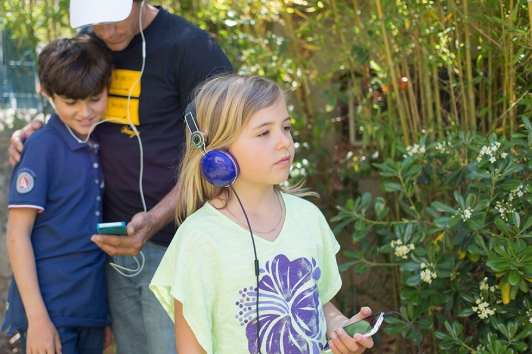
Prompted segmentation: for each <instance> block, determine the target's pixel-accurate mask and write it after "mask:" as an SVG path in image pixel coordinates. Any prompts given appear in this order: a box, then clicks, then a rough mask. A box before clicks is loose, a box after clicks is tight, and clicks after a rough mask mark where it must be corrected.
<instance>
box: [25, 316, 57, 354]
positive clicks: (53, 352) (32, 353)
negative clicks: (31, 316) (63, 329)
mask: <svg viewBox="0 0 532 354" xmlns="http://www.w3.org/2000/svg"><path fill="white" fill-rule="evenodd" d="M27 336H28V337H27V338H26V353H27V354H61V349H62V348H61V340H60V338H59V333H57V329H56V328H55V326H54V324H53V323H52V321H51V320H50V318H46V319H39V320H36V321H34V322H30V323H29V324H28V334H27Z"/></svg>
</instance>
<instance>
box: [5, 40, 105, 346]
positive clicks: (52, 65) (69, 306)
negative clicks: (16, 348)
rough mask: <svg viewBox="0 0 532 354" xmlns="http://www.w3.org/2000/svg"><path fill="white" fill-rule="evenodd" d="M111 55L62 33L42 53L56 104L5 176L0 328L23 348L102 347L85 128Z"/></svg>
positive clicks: (100, 107)
mask: <svg viewBox="0 0 532 354" xmlns="http://www.w3.org/2000/svg"><path fill="white" fill-rule="evenodd" d="M112 70H113V64H112V58H111V56H110V54H109V53H108V52H107V51H106V50H105V49H104V48H103V47H102V46H101V45H100V44H99V43H98V42H97V41H96V40H95V39H92V38H91V37H89V36H87V35H82V36H78V37H75V38H72V39H58V40H55V41H53V42H52V43H50V44H49V45H47V46H46V47H45V48H44V49H43V51H42V52H41V54H40V55H39V60H38V71H39V80H40V84H41V89H42V92H43V94H45V96H47V98H48V99H49V100H50V103H51V104H52V106H53V107H54V109H55V110H56V113H55V114H53V115H52V116H51V118H50V120H49V122H48V124H47V125H46V126H45V127H44V128H43V129H41V130H40V131H38V132H36V133H35V134H33V135H32V136H31V138H29V139H28V141H27V145H26V148H25V149H24V152H23V154H22V157H21V161H20V162H19V163H18V164H17V165H15V167H14V169H13V172H12V175H11V182H10V191H9V198H8V199H9V201H8V209H9V216H8V222H7V248H8V253H9V258H10V261H11V266H12V268H13V275H14V279H13V281H12V283H11V287H10V289H9V295H8V304H7V313H6V318H5V322H4V325H3V327H2V330H5V329H9V334H11V333H12V332H13V331H15V330H18V331H19V332H20V334H21V342H22V347H23V351H25V352H28V353H37V352H38V353H61V352H62V353H65V354H69V353H78V352H79V353H83V354H92V353H98V354H101V353H102V350H103V348H104V333H106V334H107V330H106V329H105V327H106V326H108V325H109V321H108V316H109V314H108V308H107V299H106V296H107V290H106V284H105V273H104V262H105V259H106V254H105V253H104V252H103V251H102V250H101V249H100V248H99V247H98V246H97V245H96V244H95V243H94V242H92V241H91V236H92V235H93V234H94V233H95V231H96V223H98V222H101V220H102V215H101V214H102V195H103V187H104V184H103V176H102V172H101V168H100V163H99V159H98V143H97V142H96V141H95V140H93V139H92V137H91V136H90V133H91V131H92V129H93V126H94V125H95V124H96V123H97V122H98V121H100V120H101V119H102V117H103V116H104V113H105V111H106V108H107V90H108V88H109V85H110V82H111V74H112Z"/></svg>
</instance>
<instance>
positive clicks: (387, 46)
mask: <svg viewBox="0 0 532 354" xmlns="http://www.w3.org/2000/svg"><path fill="white" fill-rule="evenodd" d="M376 5H377V14H378V16H379V20H380V23H381V31H382V38H383V40H384V48H385V50H386V61H387V64H388V69H389V70H390V75H391V77H392V82H393V83H394V85H395V86H397V85H398V83H399V81H398V80H397V74H396V72H395V70H394V65H393V60H392V52H391V49H390V43H389V41H388V35H387V31H386V25H385V23H384V12H383V10H382V3H381V0H376ZM395 101H396V103H397V111H398V112H399V119H400V122H401V128H402V130H403V137H404V143H405V145H407V146H409V145H410V136H409V134H408V127H407V122H406V117H405V112H404V107H403V105H402V102H401V98H400V96H399V95H397V94H396V95H395Z"/></svg>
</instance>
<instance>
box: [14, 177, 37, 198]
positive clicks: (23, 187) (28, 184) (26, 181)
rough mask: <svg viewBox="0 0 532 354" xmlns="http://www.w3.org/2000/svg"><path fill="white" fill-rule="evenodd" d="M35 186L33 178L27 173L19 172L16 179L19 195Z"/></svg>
mask: <svg viewBox="0 0 532 354" xmlns="http://www.w3.org/2000/svg"><path fill="white" fill-rule="evenodd" d="M34 186H35V180H34V179H33V176H32V175H31V174H30V173H28V172H20V173H19V174H18V177H17V192H19V193H20V194H24V193H28V192H30V191H31V190H32V189H33V187H34Z"/></svg>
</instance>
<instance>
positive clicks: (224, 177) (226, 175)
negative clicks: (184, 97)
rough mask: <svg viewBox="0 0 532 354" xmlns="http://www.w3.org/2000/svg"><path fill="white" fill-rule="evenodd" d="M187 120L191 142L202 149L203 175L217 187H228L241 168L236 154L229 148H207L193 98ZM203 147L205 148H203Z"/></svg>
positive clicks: (186, 116) (187, 111) (188, 109)
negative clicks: (209, 149) (208, 149)
mask: <svg viewBox="0 0 532 354" xmlns="http://www.w3.org/2000/svg"><path fill="white" fill-rule="evenodd" d="M185 122H186V124H187V127H188V130H189V131H190V143H191V145H192V146H193V147H195V148H196V149H200V151H201V153H202V154H203V157H202V159H201V173H202V174H203V177H205V179H206V180H207V181H208V182H209V183H210V184H213V185H215V186H217V187H228V186H230V185H231V184H233V182H234V181H236V179H237V177H238V173H239V172H240V168H239V166H238V162H237V161H236V159H235V158H234V156H233V155H232V154H231V153H230V152H229V151H227V150H211V151H207V150H206V149H205V137H204V135H203V133H202V132H201V131H200V129H199V127H198V121H197V120H196V100H195V99H194V100H192V102H190V103H189V104H188V105H187V108H186V109H185ZM202 148H203V149H202Z"/></svg>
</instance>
